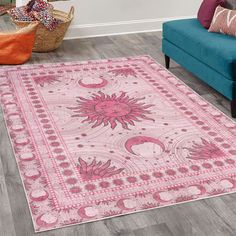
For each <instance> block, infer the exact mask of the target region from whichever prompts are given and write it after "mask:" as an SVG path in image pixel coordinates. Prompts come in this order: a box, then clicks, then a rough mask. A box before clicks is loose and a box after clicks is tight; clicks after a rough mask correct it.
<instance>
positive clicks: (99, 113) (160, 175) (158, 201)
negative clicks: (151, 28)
mask: <svg viewBox="0 0 236 236" xmlns="http://www.w3.org/2000/svg"><path fill="white" fill-rule="evenodd" d="M0 99H1V105H2V109H3V112H4V117H5V120H6V125H7V128H8V132H9V136H10V139H11V142H12V147H13V150H14V153H15V157H16V161H17V163H18V167H19V171H20V174H21V178H22V181H23V183H24V188H25V192H26V196H27V199H28V203H29V208H30V210H31V215H32V219H33V223H34V227H35V230H36V231H37V232H39V231H44V230H49V229H54V228H60V227H65V226H69V225H73V224H79V223H84V222H90V221H95V220H100V219H104V218H109V217H114V216H119V215H123V214H129V213H134V212H138V211H143V210H147V209H153V208H158V207H163V206H167V205H172V204H176V203H180V202H187V201H192V200H197V199H204V198H207V197H211V196H217V195H221V194H226V193H232V192H234V191H235V189H236V142H235V139H236V123H235V122H233V121H232V120H231V119H229V118H228V117H227V116H225V115H224V114H223V113H221V112H220V111H218V110H217V109H216V108H214V107H213V106H212V105H211V104H209V103H208V102H206V101H205V100H203V99H202V98H201V97H200V96H199V95H197V94H196V93H194V92H193V90H192V89H190V88H189V87H187V86H186V85H185V84H184V83H183V82H181V81H180V80H178V79H177V78H176V77H174V76H173V75H172V74H171V73H169V72H168V71H167V70H165V69H164V68H163V67H162V66H161V65H159V64H157V63H156V62H155V61H153V60H152V59H151V58H150V57H147V56H142V57H132V58H120V59H111V60H101V61H88V62H75V63H63V64H44V65H32V66H26V67H23V66H22V67H14V68H13V69H11V70H10V69H9V68H8V69H4V70H2V73H1V77H0Z"/></svg>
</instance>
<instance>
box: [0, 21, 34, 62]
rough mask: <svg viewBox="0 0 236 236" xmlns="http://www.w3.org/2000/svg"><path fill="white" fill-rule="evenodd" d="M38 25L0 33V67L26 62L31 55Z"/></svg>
mask: <svg viewBox="0 0 236 236" xmlns="http://www.w3.org/2000/svg"><path fill="white" fill-rule="evenodd" d="M37 25H38V23H32V24H30V25H29V26H27V27H25V28H22V29H20V30H18V31H16V32H9V33H1V32H0V49H1V50H0V65H1V64H2V65H17V64H22V63H24V62H26V61H27V60H28V59H29V58H30V56H31V53H32V48H33V46H34V41H35V32H36V28H37Z"/></svg>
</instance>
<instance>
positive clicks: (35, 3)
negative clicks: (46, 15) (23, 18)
mask: <svg viewBox="0 0 236 236" xmlns="http://www.w3.org/2000/svg"><path fill="white" fill-rule="evenodd" d="M27 6H28V8H29V10H30V11H37V12H40V11H44V10H51V11H52V10H53V6H52V5H51V4H49V3H47V2H45V1H44V0H31V1H30V2H29V3H28V4H27Z"/></svg>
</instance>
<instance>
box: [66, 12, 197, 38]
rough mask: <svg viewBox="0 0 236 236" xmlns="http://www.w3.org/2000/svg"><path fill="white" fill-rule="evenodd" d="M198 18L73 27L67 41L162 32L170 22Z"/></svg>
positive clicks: (184, 17)
mask: <svg viewBox="0 0 236 236" xmlns="http://www.w3.org/2000/svg"><path fill="white" fill-rule="evenodd" d="M194 17H196V16H183V17H169V18H159V19H145V20H132V21H121V22H110V23H99V24H84V25H72V26H71V27H70V28H69V30H68V32H67V34H66V37H65V39H75V38H90V37H100V36H108V35H120V34H131V33H141V32H151V31H160V30H161V29H162V24H163V23H164V22H166V21H170V20H178V19H188V18H194Z"/></svg>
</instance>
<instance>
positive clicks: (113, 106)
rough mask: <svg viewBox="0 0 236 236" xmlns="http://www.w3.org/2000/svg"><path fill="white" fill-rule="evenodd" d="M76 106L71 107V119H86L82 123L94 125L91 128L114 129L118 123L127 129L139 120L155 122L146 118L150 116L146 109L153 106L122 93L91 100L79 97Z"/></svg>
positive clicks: (95, 97) (97, 95)
mask: <svg viewBox="0 0 236 236" xmlns="http://www.w3.org/2000/svg"><path fill="white" fill-rule="evenodd" d="M79 99H80V100H78V101H77V102H78V106H77V107H71V108H69V109H71V110H73V111H74V113H76V114H74V115H72V117H86V119H85V120H83V121H82V122H89V123H94V124H93V126H92V128H95V127H97V126H100V125H102V124H103V125H104V126H107V125H108V124H110V125H111V128H112V129H115V127H116V126H117V123H120V124H121V125H122V127H123V128H124V129H129V127H128V125H132V126H134V125H135V123H134V122H135V121H136V122H140V121H141V120H140V118H141V119H144V120H150V121H155V120H154V119H152V118H149V117H147V116H146V114H151V112H150V111H148V110H147V109H148V108H150V107H152V106H153V105H146V104H145V103H139V101H141V100H144V99H145V97H143V98H136V99H135V98H130V97H129V96H128V95H126V93H124V92H122V93H121V95H120V96H117V95H116V94H112V95H111V96H110V95H105V94H104V93H102V92H99V93H98V94H94V95H93V96H92V97H91V99H85V98H82V97H79Z"/></svg>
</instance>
